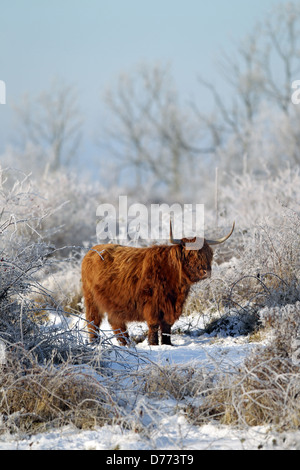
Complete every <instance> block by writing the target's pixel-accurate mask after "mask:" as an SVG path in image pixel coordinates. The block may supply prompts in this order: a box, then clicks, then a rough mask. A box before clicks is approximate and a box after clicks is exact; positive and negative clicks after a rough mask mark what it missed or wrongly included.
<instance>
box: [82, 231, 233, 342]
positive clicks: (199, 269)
mask: <svg viewBox="0 0 300 470" xmlns="http://www.w3.org/2000/svg"><path fill="white" fill-rule="evenodd" d="M233 229H234V224H233V226H232V229H231V231H230V233H229V234H228V235H226V236H225V237H223V238H221V239H218V240H207V239H204V240H201V243H200V244H199V246H201V248H199V249H187V245H188V244H190V243H197V238H194V239H187V238H183V239H182V240H175V239H174V238H173V234H172V225H171V224H170V241H171V245H154V246H151V247H148V248H133V247H128V246H121V245H109V244H108V245H97V246H94V247H93V248H92V249H91V250H90V251H89V252H88V253H87V254H86V255H85V257H84V259H83V261H82V287H83V295H84V300H85V308H86V320H87V321H88V329H89V336H90V340H91V341H94V340H96V339H97V337H98V331H99V327H100V325H101V321H102V319H103V317H104V315H105V313H106V314H107V316H108V321H109V323H110V325H111V327H112V329H113V331H114V332H115V333H116V334H117V335H118V339H119V341H120V343H121V344H124V345H125V344H127V343H128V341H129V336H128V332H127V323H129V322H134V321H137V322H144V321H145V322H147V324H148V328H149V332H148V342H149V344H150V345H158V340H159V330H160V334H161V342H162V344H168V345H171V327H172V325H173V324H174V323H175V321H176V320H177V319H178V318H179V317H180V315H181V314H182V310H183V305H184V302H185V300H186V298H187V296H188V293H189V291H190V288H191V286H192V285H193V284H194V283H196V282H198V281H201V280H203V279H206V278H209V277H210V275H211V263H212V259H213V251H212V249H211V247H210V245H216V244H219V243H223V242H224V241H225V240H227V239H228V238H229V237H230V235H231V234H232V232H233Z"/></svg>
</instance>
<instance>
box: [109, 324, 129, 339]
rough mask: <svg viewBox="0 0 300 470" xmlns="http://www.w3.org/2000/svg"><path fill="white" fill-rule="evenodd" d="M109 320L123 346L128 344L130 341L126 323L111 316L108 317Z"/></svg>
mask: <svg viewBox="0 0 300 470" xmlns="http://www.w3.org/2000/svg"><path fill="white" fill-rule="evenodd" d="M108 321H109V323H110V326H111V327H112V330H113V332H114V334H115V335H116V337H117V339H118V341H119V343H120V344H122V346H126V345H127V344H128V343H129V334H128V331H127V327H126V324H125V323H122V322H119V321H115V320H111V319H110V318H108Z"/></svg>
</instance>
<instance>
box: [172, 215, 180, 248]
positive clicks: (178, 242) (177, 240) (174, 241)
mask: <svg viewBox="0 0 300 470" xmlns="http://www.w3.org/2000/svg"><path fill="white" fill-rule="evenodd" d="M170 242H171V243H172V244H173V245H180V244H181V240H179V239H177V238H173V229H172V222H171V220H170Z"/></svg>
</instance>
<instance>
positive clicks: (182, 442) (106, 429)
mask: <svg viewBox="0 0 300 470" xmlns="http://www.w3.org/2000/svg"><path fill="white" fill-rule="evenodd" d="M198 320H199V319H196V318H195V321H198ZM185 321H186V320H185V319H184V318H183V319H180V320H179V324H180V322H181V325H179V326H181V327H182V326H183V325H184V322H185ZM189 321H190V320H189ZM102 326H103V334H104V335H106V336H108V335H109V334H112V332H111V330H110V327H109V324H108V323H107V321H105V322H103V325H102ZM177 326H178V325H177ZM143 329H145V325H142V324H136V325H132V326H131V328H130V333H131V334H133V333H135V332H137V331H139V332H141V331H142V330H143ZM113 341H115V339H113ZM172 341H173V343H174V346H167V345H161V346H156V347H153V346H152V347H151V346H149V345H148V343H147V340H146V339H145V340H144V341H142V342H141V343H138V344H137V345H136V346H134V347H129V348H120V350H121V351H122V353H123V354H124V357H125V358H126V360H128V362H130V361H131V364H130V366H131V367H136V368H137V369H138V368H139V369H141V368H143V367H145V366H147V365H149V363H151V364H156V365H158V366H159V367H162V366H168V365H170V367H171V366H193V367H195V368H196V367H198V368H200V367H202V368H211V367H214V364H215V365H216V367H218V369H219V370H220V369H221V370H226V371H228V370H230V368H234V367H236V366H238V365H242V362H243V360H244V358H245V357H247V355H248V354H249V353H250V352H251V350H253V348H255V347H257V344H256V343H253V342H249V338H248V337H247V336H244V337H243V336H240V337H226V338H221V337H211V336H208V335H200V336H192V335H190V334H182V333H181V334H176V332H175V333H174V334H173V335H172ZM260 345H261V343H260ZM99 347H101V346H99ZM133 349H134V354H133V353H132V352H133ZM113 359H114V358H113V357H111V358H110V360H112V361H113ZM115 367H120V368H121V367H122V365H117V364H115ZM146 400H149V398H146V397H145V398H144V403H143V400H142V401H141V402H139V403H137V405H136V406H137V407H138V406H139V407H140V408H141V409H143V406H144V405H147V406H148V407H149V403H150V402H149V403H146ZM162 400H163V399H162ZM162 400H160V401H159V402H157V401H155V400H153V399H152V401H151V400H150V401H151V403H150V405H151V406H150V408H151V409H153V410H155V409H156V408H158V407H160V409H161V410H163V411H162V412H161V418H160V419H159V420H157V421H156V425H155V426H152V428H151V429H150V430H149V432H147V433H140V432H137V431H136V432H135V431H134V430H127V429H124V427H121V426H119V425H105V426H103V427H96V428H94V429H89V430H79V429H77V428H75V427H73V426H70V425H69V426H65V427H63V428H61V429H52V430H49V431H47V432H43V433H39V434H36V435H30V436H28V435H24V436H21V435H11V434H8V433H7V434H4V435H1V436H0V450H4V449H7V450H106V451H107V450H129V451H130V450H132V451H133V450H135V451H143V450H153V451H155V450H156V451H157V450H161V451H163V450H170V451H176V450H191V451H192V450H204V449H207V450H221V449H222V450H226V449H233V450H243V449H284V448H289V449H300V431H299V433H298V434H297V433H290V434H289V433H284V434H282V433H281V434H279V433H276V432H275V431H274V430H272V431H271V430H270V429H268V428H267V427H262V426H260V427H249V428H243V429H242V430H241V429H238V428H235V427H232V426H225V425H220V424H218V423H211V424H205V425H202V426H195V425H192V424H191V423H189V422H188V420H187V419H186V417H185V416H184V415H183V414H182V412H180V411H179V412H174V403H173V402H172V400H170V399H169V398H166V399H165V402H164V403H163V402H162ZM150 408H148V409H150Z"/></svg>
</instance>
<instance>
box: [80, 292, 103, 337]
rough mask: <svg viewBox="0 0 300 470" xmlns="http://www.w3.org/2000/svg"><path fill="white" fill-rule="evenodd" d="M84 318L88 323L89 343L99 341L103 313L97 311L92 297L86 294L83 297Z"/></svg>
mask: <svg viewBox="0 0 300 470" xmlns="http://www.w3.org/2000/svg"><path fill="white" fill-rule="evenodd" d="M84 303H85V318H86V320H87V322H88V324H87V328H88V332H89V338H90V342H92V343H93V342H96V341H98V339H99V327H100V325H101V322H102V318H103V316H104V313H103V312H101V311H100V310H99V308H98V307H97V304H96V303H95V302H94V299H93V296H92V295H91V294H89V293H86V294H85V296H84Z"/></svg>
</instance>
